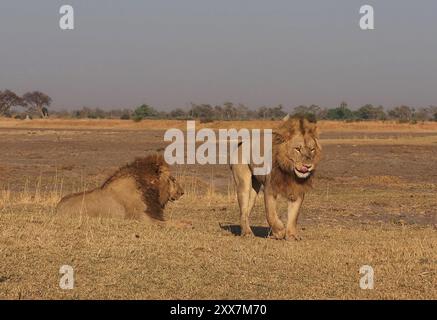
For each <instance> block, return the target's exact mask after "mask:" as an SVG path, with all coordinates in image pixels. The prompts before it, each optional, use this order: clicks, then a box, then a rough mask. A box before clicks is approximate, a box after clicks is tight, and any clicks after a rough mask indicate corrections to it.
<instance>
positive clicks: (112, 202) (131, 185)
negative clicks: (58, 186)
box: [56, 154, 183, 220]
mask: <svg viewBox="0 0 437 320" xmlns="http://www.w3.org/2000/svg"><path fill="white" fill-rule="evenodd" d="M182 194H183V190H182V187H181V186H180V185H179V184H178V183H177V182H176V180H175V178H174V177H173V176H171V174H170V169H169V167H168V165H167V163H166V162H165V161H164V158H163V157H162V156H161V155H157V154H156V155H150V156H147V157H145V158H137V159H136V160H135V161H133V162H132V163H130V164H128V165H126V166H124V167H122V168H120V169H119V170H118V171H116V172H115V173H114V174H113V175H112V176H110V177H109V178H108V179H107V180H106V181H105V182H104V183H103V184H102V186H100V187H98V188H96V189H93V190H89V191H86V192H80V193H75V194H71V195H68V196H66V197H64V198H63V199H62V200H61V201H60V202H59V204H58V206H57V208H56V210H57V213H59V214H73V215H74V214H86V215H90V216H102V217H120V218H135V219H141V218H146V217H148V218H153V219H158V220H164V208H165V205H166V204H167V202H168V201H173V200H177V199H178V198H180V197H181V196H182Z"/></svg>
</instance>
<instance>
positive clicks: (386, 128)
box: [0, 118, 437, 132]
mask: <svg viewBox="0 0 437 320" xmlns="http://www.w3.org/2000/svg"><path fill="white" fill-rule="evenodd" d="M186 123H187V122H186V121H185V120H143V121H141V122H134V121H131V120H116V119H114V120H111V119H35V120H30V121H26V120H17V119H9V118H0V128H15V129H19V128H25V129H37V128H42V129H114V130H115V129H117V130H144V129H147V130H166V129H169V128H179V129H185V128H186V125H187V124H186ZM276 126H277V121H270V120H266V121H261V120H256V121H214V122H210V123H199V121H197V122H196V128H199V129H200V128H213V129H228V128H247V129H255V128H259V129H264V128H274V127H276ZM318 126H319V128H320V130H321V131H322V132H326V131H329V132H338V131H342V132H352V131H365V132H396V131H401V132H404V131H405V132H429V131H436V130H437V122H429V121H427V122H423V123H422V122H419V123H417V124H410V123H402V124H400V123H397V122H395V121H384V122H383V121H362V122H342V121H319V122H318Z"/></svg>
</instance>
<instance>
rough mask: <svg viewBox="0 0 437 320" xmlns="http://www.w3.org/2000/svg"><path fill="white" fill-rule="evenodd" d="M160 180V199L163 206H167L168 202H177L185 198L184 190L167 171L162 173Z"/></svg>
mask: <svg viewBox="0 0 437 320" xmlns="http://www.w3.org/2000/svg"><path fill="white" fill-rule="evenodd" d="M159 180H160V183H159V184H160V188H159V199H160V202H161V205H165V204H166V203H167V202H168V201H176V200H178V199H179V198H180V197H182V196H183V194H184V189H183V188H182V187H181V185H180V184H179V183H178V182H177V181H176V178H175V177H173V176H172V175H171V174H170V172H169V171H168V170H167V169H165V170H163V171H162V172H161V175H160V178H159Z"/></svg>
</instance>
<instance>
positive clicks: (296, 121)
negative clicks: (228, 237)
mask: <svg viewBox="0 0 437 320" xmlns="http://www.w3.org/2000/svg"><path fill="white" fill-rule="evenodd" d="M243 149H244V146H243V144H242V143H240V145H239V148H238V150H237V152H238V158H239V159H242V158H243V155H242V153H243V151H242V150H243ZM320 158H321V146H320V144H319V142H318V131H317V127H316V124H315V123H311V122H309V121H308V120H306V119H304V118H291V119H288V120H286V121H284V122H282V123H281V124H280V125H279V126H278V128H276V129H275V130H274V131H273V136H272V170H271V172H270V173H269V174H267V175H255V174H254V168H255V167H257V166H259V165H255V164H254V163H252V162H250V163H249V164H244V163H238V164H232V165H231V170H232V173H233V176H234V180H235V184H236V189H237V198H238V204H239V206H240V224H241V234H242V235H252V234H253V232H252V230H251V228H250V225H249V215H250V213H251V211H252V209H253V206H254V204H255V201H256V198H257V195H258V193H259V191H260V190H261V186H264V202H265V209H266V217H267V221H268V223H269V225H270V227H271V228H272V236H273V237H275V238H277V239H282V238H285V239H298V235H297V218H298V214H299V209H300V206H301V204H302V202H303V199H304V196H305V193H306V192H307V191H308V190H309V189H311V187H312V180H313V176H314V172H315V169H316V167H317V164H318V163H319V161H320ZM305 168H306V169H305ZM308 168H309V169H308ZM304 169H305V170H304ZM296 170H297V171H298V173H299V175H300V176H299V175H298V173H297V172H296ZM302 170H303V171H302ZM278 196H282V197H284V198H286V199H287V200H288V203H289V207H288V208H289V209H288V217H289V219H288V222H287V226H286V227H285V226H284V224H283V222H282V221H281V220H280V219H279V217H278V215H277V213H276V201H277V197H278Z"/></svg>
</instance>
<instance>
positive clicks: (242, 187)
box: [232, 164, 259, 236]
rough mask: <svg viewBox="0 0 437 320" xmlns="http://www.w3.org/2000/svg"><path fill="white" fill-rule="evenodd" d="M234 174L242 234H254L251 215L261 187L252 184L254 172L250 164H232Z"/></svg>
mask: <svg viewBox="0 0 437 320" xmlns="http://www.w3.org/2000/svg"><path fill="white" fill-rule="evenodd" d="M232 174H233V176H234V181H235V185H236V189H237V198H238V205H239V207H240V226H241V235H242V236H251V235H253V232H252V229H251V228H250V224H249V215H250V212H251V211H252V208H253V206H254V204H255V200H256V197H257V195H258V191H259V187H258V188H257V189H254V186H253V185H252V172H251V171H250V168H249V166H248V165H243V164H236V165H233V166H232Z"/></svg>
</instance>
